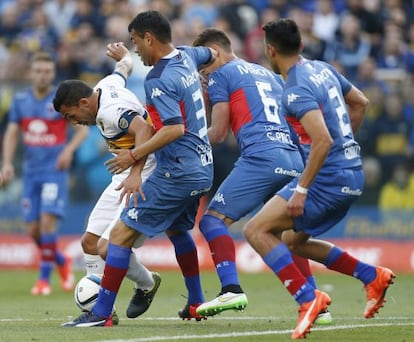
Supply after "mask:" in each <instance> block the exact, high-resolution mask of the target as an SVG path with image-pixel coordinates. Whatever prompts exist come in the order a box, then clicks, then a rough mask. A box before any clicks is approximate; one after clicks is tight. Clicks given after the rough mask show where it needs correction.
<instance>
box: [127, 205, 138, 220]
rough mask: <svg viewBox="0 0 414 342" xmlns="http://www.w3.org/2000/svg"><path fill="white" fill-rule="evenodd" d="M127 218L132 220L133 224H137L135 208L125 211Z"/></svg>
mask: <svg viewBox="0 0 414 342" xmlns="http://www.w3.org/2000/svg"><path fill="white" fill-rule="evenodd" d="M127 216H128V217H129V218H130V219H131V220H134V221H135V222H138V210H137V209H135V208H131V209H129V210H128V211H127Z"/></svg>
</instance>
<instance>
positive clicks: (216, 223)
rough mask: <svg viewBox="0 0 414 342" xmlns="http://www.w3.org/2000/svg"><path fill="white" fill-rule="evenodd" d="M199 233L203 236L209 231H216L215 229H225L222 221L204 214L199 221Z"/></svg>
mask: <svg viewBox="0 0 414 342" xmlns="http://www.w3.org/2000/svg"><path fill="white" fill-rule="evenodd" d="M199 227H200V231H201V232H202V233H203V234H205V233H206V232H208V231H209V230H213V229H216V228H217V227H227V226H226V225H225V223H224V221H223V220H222V219H221V218H219V217H217V216H214V215H210V214H205V215H203V217H202V218H201V220H200V223H199Z"/></svg>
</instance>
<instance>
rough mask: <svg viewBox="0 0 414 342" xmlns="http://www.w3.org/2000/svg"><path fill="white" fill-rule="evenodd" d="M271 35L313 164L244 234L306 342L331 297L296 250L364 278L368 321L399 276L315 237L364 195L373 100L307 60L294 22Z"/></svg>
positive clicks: (269, 51) (291, 115)
mask: <svg viewBox="0 0 414 342" xmlns="http://www.w3.org/2000/svg"><path fill="white" fill-rule="evenodd" d="M263 30H264V31H265V53H266V57H267V58H268V59H269V62H270V64H271V66H272V69H273V70H274V71H275V72H276V73H278V74H281V75H282V77H283V78H284V79H285V86H284V90H283V94H282V108H281V112H282V113H283V114H284V115H285V116H286V118H287V119H288V121H289V123H290V124H291V125H292V127H293V128H294V130H295V131H296V133H297V135H298V137H299V141H300V144H301V146H302V147H303V150H304V152H305V155H306V163H305V168H304V170H303V172H302V175H301V176H300V177H297V178H295V179H294V180H293V181H291V182H290V183H289V184H287V185H286V186H285V187H284V188H283V189H282V190H280V191H279V192H278V193H277V195H276V196H274V197H273V198H272V199H271V200H270V201H269V202H267V203H266V205H265V206H264V207H263V208H262V209H261V210H260V211H259V212H258V213H257V214H256V215H255V216H254V217H253V218H252V219H250V220H249V221H248V222H247V224H246V225H245V227H244V233H245V236H246V238H247V240H248V241H249V243H250V244H251V245H252V246H253V248H254V249H255V250H256V251H257V252H258V253H259V254H260V255H261V256H262V258H263V260H264V261H265V263H266V264H267V265H268V266H269V267H270V268H271V269H272V270H273V272H274V273H275V274H276V275H277V276H278V277H279V279H280V280H281V281H282V282H283V284H285V286H286V288H287V290H288V291H289V292H290V293H291V295H292V296H293V298H294V299H295V300H296V301H297V302H298V304H299V310H298V312H299V318H298V323H297V326H296V328H295V330H294V331H293V334H292V338H294V339H299V338H304V337H306V334H307V333H309V332H310V329H311V327H312V325H313V322H314V321H315V319H316V318H317V316H318V313H319V312H320V311H321V310H323V309H325V308H326V307H327V306H328V305H329V304H330V302H331V299H330V298H329V296H328V294H326V293H324V292H321V291H319V290H315V289H314V288H313V286H311V285H310V284H309V283H308V282H307V281H306V279H305V278H304V277H303V276H302V275H301V273H300V272H299V270H298V269H297V268H296V266H295V265H294V263H293V262H292V259H291V256H290V252H294V253H297V254H298V255H300V256H302V257H305V258H309V259H313V260H315V261H317V262H320V263H323V264H324V265H325V266H326V267H327V268H328V269H331V270H335V271H338V272H341V273H344V274H347V275H350V276H353V277H355V278H357V279H359V280H360V281H361V282H362V283H363V284H364V286H365V290H366V297H367V303H366V307H365V311H364V317H365V318H371V317H373V316H374V315H375V314H376V313H377V312H378V310H379V309H380V308H381V307H382V306H383V304H384V302H385V293H386V290H387V288H388V286H389V285H390V284H391V283H392V282H393V278H394V277H395V275H394V273H393V272H392V271H391V270H389V269H388V268H385V267H381V266H373V265H370V264H367V263H364V262H362V261H361V260H358V259H356V258H354V257H353V256H351V255H349V254H348V253H347V252H346V251H343V250H342V249H340V248H338V247H337V246H335V245H333V244H331V243H329V242H327V241H323V240H319V239H315V238H314V237H316V236H318V235H320V234H322V233H324V232H326V231H327V230H329V229H331V228H332V227H334V226H335V224H336V223H338V222H339V221H340V220H341V219H342V218H343V217H344V216H345V215H346V213H347V212H348V210H349V208H350V206H351V205H352V203H353V202H354V201H355V200H356V199H357V198H358V197H359V196H360V195H361V193H362V189H363V187H364V174H363V171H362V165H361V164H362V163H361V157H360V153H359V152H360V146H359V145H358V143H357V142H356V141H355V140H354V132H356V131H357V130H358V128H359V126H360V124H361V122H362V119H363V116H364V112H365V109H366V106H367V105H368V100H367V98H366V97H365V96H364V95H363V93H362V92H361V91H360V90H359V89H357V88H356V87H355V86H353V85H352V84H351V83H350V82H349V81H348V80H347V79H346V78H345V77H344V76H342V75H341V74H339V73H338V72H337V71H336V70H335V69H334V68H333V67H332V66H330V65H329V64H327V63H325V62H322V61H311V60H307V59H305V58H303V57H302V56H301V49H302V47H303V46H302V41H301V35H300V31H299V28H298V26H297V24H296V23H295V22H294V21H293V20H291V19H279V20H277V21H274V22H269V23H267V24H265V25H264V26H263Z"/></svg>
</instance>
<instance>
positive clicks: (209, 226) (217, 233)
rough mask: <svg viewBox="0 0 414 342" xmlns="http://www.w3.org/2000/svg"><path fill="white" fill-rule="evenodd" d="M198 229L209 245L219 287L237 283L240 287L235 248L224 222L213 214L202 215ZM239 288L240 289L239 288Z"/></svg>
mask: <svg viewBox="0 0 414 342" xmlns="http://www.w3.org/2000/svg"><path fill="white" fill-rule="evenodd" d="M200 231H201V233H202V234H203V236H204V238H205V239H206V240H207V242H208V245H209V247H210V251H211V255H212V258H213V262H214V265H215V266H216V270H217V275H218V276H219V278H220V282H221V287H222V289H224V288H225V287H226V286H227V287H229V285H237V287H238V288H240V282H239V277H238V273H237V266H236V248H235V246H234V241H233V238H232V237H231V235H230V233H229V231H228V229H227V226H226V224H225V223H224V221H223V220H222V219H219V218H218V217H216V216H213V215H208V214H206V215H204V216H203V217H202V219H201V221H200ZM240 290H241V289H240Z"/></svg>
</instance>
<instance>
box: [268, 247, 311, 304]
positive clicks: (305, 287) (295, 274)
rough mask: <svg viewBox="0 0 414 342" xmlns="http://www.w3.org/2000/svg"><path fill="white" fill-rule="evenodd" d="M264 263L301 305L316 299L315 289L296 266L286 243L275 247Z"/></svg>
mask: <svg viewBox="0 0 414 342" xmlns="http://www.w3.org/2000/svg"><path fill="white" fill-rule="evenodd" d="M263 261H264V262H265V263H266V265H267V266H269V267H270V268H271V270H272V271H273V272H274V273H275V274H276V275H277V276H278V277H279V279H280V281H281V282H282V284H283V285H284V286H285V288H286V289H287V290H288V291H289V292H290V294H291V295H292V296H293V298H294V299H295V300H296V301H297V302H298V303H299V305H301V304H303V303H306V302H310V301H311V300H313V299H315V289H314V287H313V286H312V285H311V284H309V283H308V282H307V281H306V278H305V277H304V276H303V275H302V273H301V272H300V270H299V269H298V268H297V266H296V265H295V264H294V262H293V259H292V255H291V253H290V251H289V249H288V248H287V246H286V245H285V244H284V243H280V244H278V245H277V246H276V247H274V248H273V249H272V250H271V251H270V252H269V253H268V254H266V255H265V256H264V257H263Z"/></svg>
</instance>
